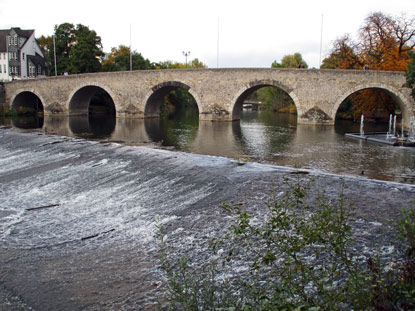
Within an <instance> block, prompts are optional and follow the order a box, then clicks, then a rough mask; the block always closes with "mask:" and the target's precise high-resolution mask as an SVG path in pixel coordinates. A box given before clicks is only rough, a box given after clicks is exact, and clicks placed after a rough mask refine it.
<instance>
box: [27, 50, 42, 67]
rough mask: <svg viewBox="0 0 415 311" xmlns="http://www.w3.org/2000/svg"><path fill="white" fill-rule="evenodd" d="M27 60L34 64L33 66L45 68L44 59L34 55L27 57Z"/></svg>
mask: <svg viewBox="0 0 415 311" xmlns="http://www.w3.org/2000/svg"><path fill="white" fill-rule="evenodd" d="M27 58H28V59H29V60H30V61H31V62H32V63H33V64H34V65H40V66H41V67H46V62H45V59H44V58H43V57H42V56H41V55H39V54H38V53H36V55H34V56H33V55H27Z"/></svg>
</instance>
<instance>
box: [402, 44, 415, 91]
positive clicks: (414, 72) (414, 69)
mask: <svg viewBox="0 0 415 311" xmlns="http://www.w3.org/2000/svg"><path fill="white" fill-rule="evenodd" d="M409 55H410V57H411V62H410V63H409V65H408V71H407V72H406V73H405V76H406V83H405V84H404V86H406V87H409V88H411V95H412V97H413V98H414V99H415V53H414V52H409Z"/></svg>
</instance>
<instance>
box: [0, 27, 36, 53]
mask: <svg viewBox="0 0 415 311" xmlns="http://www.w3.org/2000/svg"><path fill="white" fill-rule="evenodd" d="M11 30H14V31H15V32H16V33H17V35H18V36H19V37H23V38H26V41H27V39H28V38H30V36H31V35H32V34H33V33H34V32H35V31H34V30H33V29H27V30H25V29H20V28H19V27H12V28H10V29H0V52H7V36H8V35H9V32H10V31H11ZM25 43H26V42H25Z"/></svg>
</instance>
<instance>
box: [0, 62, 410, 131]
mask: <svg viewBox="0 0 415 311" xmlns="http://www.w3.org/2000/svg"><path fill="white" fill-rule="evenodd" d="M404 83H405V76H404V74H403V73H402V72H385V71H363V70H316V69H250V68H248V69H188V70H149V71H124V72H105V73H90V74H80V75H69V76H59V77H49V78H43V79H35V80H19V81H13V82H7V83H4V90H5V103H6V107H7V108H14V109H16V108H18V107H19V106H23V107H37V106H41V108H42V109H43V110H44V113H45V115H47V114H69V115H80V114H87V113H88V109H89V104H90V100H91V98H92V96H93V95H94V94H95V93H97V91H101V92H102V91H105V92H106V93H107V94H108V95H109V96H110V97H111V99H112V101H113V103H114V107H115V113H116V116H117V117H132V118H147V117H156V116H158V115H159V109H160V103H161V102H162V100H163V98H164V96H165V95H167V94H168V93H169V92H170V91H172V90H174V89H177V88H182V89H185V90H187V91H188V92H189V93H190V94H191V95H192V96H193V97H194V99H195V100H196V102H197V105H198V109H199V118H200V120H212V121H231V120H238V119H239V113H240V110H241V106H242V104H243V102H244V100H245V99H246V98H247V97H248V95H249V94H251V93H252V92H254V91H255V90H257V89H259V88H261V87H264V86H276V87H278V88H280V89H282V90H284V91H285V92H286V93H287V94H288V95H289V96H290V97H291V98H292V99H293V101H294V104H295V106H296V108H297V118H298V123H312V124H321V123H325V124H334V120H335V115H336V112H337V110H338V108H339V106H340V104H341V103H342V102H343V101H344V100H345V99H346V98H347V97H348V96H349V95H351V94H353V93H355V92H357V91H359V90H363V89H368V88H376V89H382V90H386V91H387V92H388V93H389V94H391V95H392V97H393V98H394V99H395V101H396V102H397V104H398V105H399V106H400V108H401V110H402V112H403V118H404V123H405V125H406V126H408V125H409V117H410V116H413V115H414V113H415V102H414V100H413V99H412V97H411V96H410V90H409V89H408V88H404V87H402V85H403V84H404Z"/></svg>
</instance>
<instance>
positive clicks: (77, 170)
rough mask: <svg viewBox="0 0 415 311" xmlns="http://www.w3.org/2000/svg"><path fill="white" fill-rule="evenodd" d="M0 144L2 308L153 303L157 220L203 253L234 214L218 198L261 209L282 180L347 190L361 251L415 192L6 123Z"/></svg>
mask: <svg viewBox="0 0 415 311" xmlns="http://www.w3.org/2000/svg"><path fill="white" fill-rule="evenodd" d="M0 154H1V157H0V219H1V221H0V241H1V244H0V263H1V264H0V267H1V268H0V293H1V294H0V309H1V310H3V309H4V310H13V311H14V310H42V311H43V310H152V309H154V303H155V302H156V297H157V295H158V293H160V291H162V280H163V278H162V275H161V273H160V270H159V269H158V260H157V240H156V239H155V237H154V233H155V230H156V229H155V222H156V218H158V219H160V222H161V223H163V224H164V227H165V228H166V231H167V236H168V240H169V245H170V246H171V255H172V256H173V257H174V256H176V257H179V256H181V255H182V254H186V255H187V256H188V257H189V258H191V259H193V260H195V261H201V260H203V258H204V257H203V255H202V254H203V251H204V250H205V249H206V247H207V244H208V242H209V239H210V238H211V237H214V236H220V235H221V234H223V232H224V230H225V229H224V228H226V226H227V223H228V221H229V219H228V218H227V217H226V216H225V215H224V213H223V211H222V210H221V209H220V208H219V205H220V204H221V203H223V202H228V203H238V204H239V203H241V204H243V205H244V206H246V207H247V208H248V209H250V210H251V211H252V213H254V214H255V213H257V214H258V215H260V213H261V209H262V208H263V207H264V202H266V201H267V200H268V198H269V197H270V196H271V195H273V194H275V193H276V192H277V193H278V192H281V191H284V190H286V189H285V188H284V180H285V179H287V178H288V179H291V180H298V179H299V180H301V182H302V183H306V184H309V185H310V193H313V194H317V193H319V192H320V190H321V189H322V188H324V190H325V194H326V196H328V197H329V198H331V199H333V200H335V199H336V198H337V197H338V195H339V193H340V191H341V189H344V190H343V192H344V194H345V197H346V198H347V199H348V201H350V202H351V203H352V204H353V207H354V210H355V215H356V217H357V218H358V219H359V221H358V225H357V227H356V228H354V232H355V234H356V237H357V239H358V241H359V245H360V247H361V249H362V255H368V256H369V255H370V254H369V253H370V249H371V247H372V246H373V245H375V244H376V245H379V244H380V245H384V246H388V245H390V242H391V239H392V237H391V236H390V235H389V234H388V232H385V228H386V227H385V225H384V223H385V222H387V221H390V220H391V219H393V218H394V217H396V215H397V214H398V213H399V210H400V209H401V208H403V207H407V206H408V205H409V204H410V203H409V202H410V200H411V199H414V198H415V186H413V185H407V184H399V183H390V182H382V181H377V180H368V179H364V178H356V177H347V176H339V175H330V174H322V173H319V172H313V171H309V172H302V173H304V174H296V173H297V170H295V169H290V168H284V167H278V166H273V165H267V164H258V163H246V164H244V165H240V164H241V163H238V162H237V161H234V160H233V159H228V158H223V157H212V156H203V155H195V154H188V153H182V152H173V151H167V150H160V149H154V148H148V147H128V146H122V145H120V144H116V143H99V142H91V141H87V140H81V139H73V138H67V137H62V136H55V135H44V134H40V133H39V134H37V133H18V132H15V131H12V130H10V129H5V128H2V129H0Z"/></svg>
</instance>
